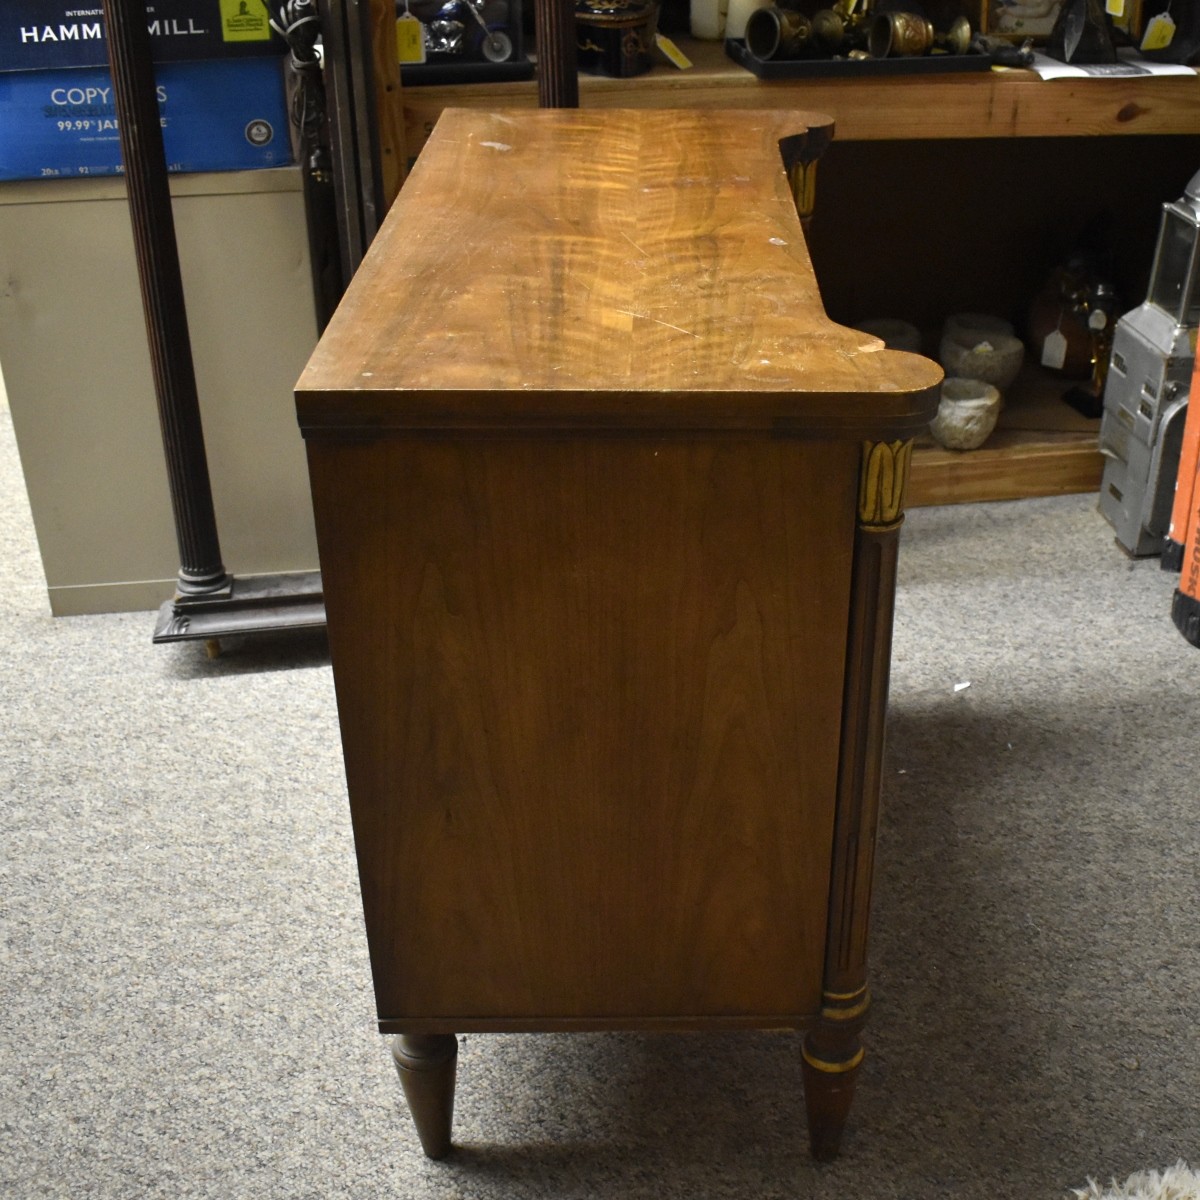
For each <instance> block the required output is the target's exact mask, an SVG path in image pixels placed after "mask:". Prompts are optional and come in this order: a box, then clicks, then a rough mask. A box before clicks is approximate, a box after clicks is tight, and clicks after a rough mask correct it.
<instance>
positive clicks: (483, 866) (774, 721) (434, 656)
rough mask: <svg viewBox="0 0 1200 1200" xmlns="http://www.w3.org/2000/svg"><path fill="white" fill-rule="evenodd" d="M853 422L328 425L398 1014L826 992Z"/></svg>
mask: <svg viewBox="0 0 1200 1200" xmlns="http://www.w3.org/2000/svg"><path fill="white" fill-rule="evenodd" d="M858 453H859V451H858V447H857V445H851V444H845V445H843V444H841V443H835V444H830V443H824V444H820V445H811V444H804V443H801V442H794V441H767V440H751V439H745V440H742V439H733V438H726V439H718V440H713V441H702V440H684V439H675V440H672V439H666V438H664V439H660V440H652V439H617V438H613V439H594V440H588V439H575V440H554V439H530V440H520V439H499V438H498V439H494V440H488V439H479V440H477V441H473V442H466V443H463V442H455V443H451V442H449V441H445V440H437V439H434V438H430V439H425V440H422V439H399V438H395V439H381V440H379V441H376V442H373V443H364V444H352V443H347V444H344V445H342V444H338V443H336V442H333V441H324V440H314V441H313V442H311V443H310V461H311V470H312V479H313V489H314V498H315V504H316V510H317V524H318V537H319V542H320V547H321V560H322V572H323V576H324V581H325V598H326V606H327V612H328V617H329V631H330V641H331V648H332V653H333V662H334V674H335V680H336V685H337V692H338V703H339V708H340V716H341V724H342V736H343V747H344V753H345V759H346V770H347V779H348V784H349V791H350V798H351V806H352V812H353V818H354V828H355V838H356V843H357V847H358V855H359V866H360V874H361V879H362V890H363V903H364V909H365V914H366V921H367V933H368V940H369V943H370V950H371V959H372V967H373V971H374V977H375V988H376V997H377V1002H378V1007H379V1015H380V1017H381V1018H382V1019H391V1020H395V1019H401V1018H404V1017H410V1018H417V1019H420V1018H437V1017H454V1016H460V1017H470V1018H484V1017H494V1018H535V1019H536V1018H547V1019H549V1018H554V1017H557V1018H563V1019H570V1018H576V1019H578V1018H589V1019H600V1020H602V1019H603V1018H606V1017H608V1018H613V1019H614V1020H616V1019H619V1018H622V1017H631V1016H642V1017H655V1016H683V1015H691V1016H697V1017H703V1016H707V1017H720V1016H733V1015H738V1014H742V1015H745V1014H760V1015H770V1014H801V1013H810V1014H811V1013H815V1012H816V1011H817V1010H818V1008H819V1005H820V992H821V977H822V964H823V956H824V950H825V933H826V905H827V898H828V890H829V867H830V856H831V845H832V830H833V809H834V798H835V792H836V785H837V758H838V745H839V728H840V718H841V707H842V687H843V674H844V660H845V645H846V629H847V611H848V605H849V592H850V560H851V552H852V545H853V537H854V533H853V530H854V512H855V498H856V487H857V468H858Z"/></svg>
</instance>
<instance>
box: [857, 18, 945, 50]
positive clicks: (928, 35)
mask: <svg viewBox="0 0 1200 1200" xmlns="http://www.w3.org/2000/svg"><path fill="white" fill-rule="evenodd" d="M933 39H934V33H933V25H932V23H931V22H929V21H927V20H926V19H925V18H924V17H919V16H917V14H916V13H906V12H886V13H877V14H876V15H875V16H874V17H873V18H872V20H871V28H870V32H869V33H868V34H867V50H868V51H869V52H870V55H871V57H872V58H901V57H908V56H910V55H915V54H927V53H928V52H929V51H930V50H931V49H932V48H933Z"/></svg>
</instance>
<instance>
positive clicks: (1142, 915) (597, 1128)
mask: <svg viewBox="0 0 1200 1200" xmlns="http://www.w3.org/2000/svg"><path fill="white" fill-rule="evenodd" d="M0 553H2V554H3V561H4V564H5V571H4V575H5V578H4V586H3V589H2V590H0V613H2V614H3V618H2V619H3V630H4V636H3V638H2V639H0V706H2V710H3V719H4V740H3V745H4V752H3V755H2V756H0V770H2V772H3V796H4V801H3V805H2V806H0V825H2V827H3V843H2V847H3V848H2V856H3V857H2V862H0V871H2V876H0V904H2V911H0V920H2V924H3V951H2V958H0V1122H2V1127H3V1135H4V1136H3V1148H2V1150H0V1194H2V1195H3V1196H5V1197H15V1198H20V1200H24V1198H26V1197H72V1198H75V1197H106V1198H109V1197H113V1198H116V1197H141V1196H146V1197H159V1196H163V1197H219V1198H222V1200H229V1198H233V1197H255V1198H257V1197H314V1198H324V1197H362V1198H364V1200H370V1198H374V1197H381V1198H383V1197H399V1198H412V1200H426V1198H428V1200H459V1198H464V1200H465V1198H475V1197H478V1198H480V1200H492V1198H502V1197H503V1198H508V1197H512V1198H521V1197H549V1198H568V1197H570V1198H574V1197H579V1198H584V1197H587V1198H593V1197H622V1198H629V1200H667V1198H670V1197H681V1198H688V1200H703V1198H712V1200H743V1198H744V1200H776V1198H780V1200H782V1198H785V1197H787V1198H792V1197H798V1198H807V1197H812V1198H814V1200H835V1198H838V1200H842V1198H847V1197H855V1198H858V1200H885V1198H889V1200H890V1198H893V1197H902V1198H906V1200H924V1198H934V1197H955V1198H957V1200H996V1198H1002V1200H1003V1198H1009V1197H1011V1198H1013V1200H1017V1198H1020V1200H1026V1198H1033V1197H1046V1198H1058V1197H1061V1196H1063V1195H1064V1193H1065V1191H1066V1189H1067V1188H1068V1187H1071V1186H1078V1185H1082V1184H1083V1183H1084V1181H1085V1180H1086V1178H1087V1177H1088V1176H1089V1175H1092V1176H1096V1177H1097V1178H1100V1179H1104V1180H1107V1179H1108V1178H1109V1177H1110V1176H1116V1177H1118V1178H1124V1177H1125V1176H1126V1175H1127V1174H1128V1173H1129V1172H1131V1171H1133V1170H1135V1169H1138V1168H1143V1167H1161V1166H1165V1165H1167V1164H1169V1163H1173V1162H1174V1161H1175V1160H1176V1159H1177V1158H1179V1157H1183V1158H1186V1159H1189V1160H1192V1161H1196V1160H1197V1159H1200V1147H1198V1144H1197V1143H1198V1141H1200V1032H1198V1031H1200V895H1198V888H1197V883H1198V872H1197V851H1198V850H1200V804H1198V802H1197V801H1198V795H1197V793H1198V790H1200V789H1198V787H1197V781H1198V780H1200V651H1197V650H1195V649H1192V648H1191V647H1189V646H1187V645H1186V643H1184V642H1183V640H1182V638H1181V637H1180V636H1179V635H1178V634H1177V633H1176V631H1175V629H1174V627H1173V625H1172V624H1171V621H1170V616H1169V610H1170V600H1171V593H1172V588H1173V581H1172V580H1171V579H1170V578H1169V577H1168V576H1166V575H1164V574H1163V573H1162V572H1160V571H1159V569H1158V565H1157V562H1156V561H1148V562H1142V563H1136V564H1134V563H1130V562H1129V561H1128V560H1127V559H1126V558H1125V557H1124V556H1123V555H1122V554H1121V553H1120V552H1119V551H1118V550H1117V549H1116V548H1115V546H1114V543H1113V540H1112V537H1111V532H1110V530H1109V529H1108V527H1107V526H1106V525H1105V523H1104V522H1103V521H1102V520H1101V518H1100V517H1099V516H1098V515H1097V514H1096V512H1095V505H1094V498H1093V497H1066V498H1061V499H1051V500H1037V501H1022V502H1018V503H1011V504H996V505H974V506H964V507H956V508H945V509H927V510H920V511H916V512H914V513H912V514H910V519H909V524H908V527H907V530H906V540H905V544H904V550H903V554H902V578H901V588H900V596H899V613H898V618H897V631H896V642H895V659H894V674H893V688H892V697H893V700H892V713H891V722H890V733H889V748H888V755H887V769H886V783H885V796H884V801H885V817H884V824H883V828H882V834H881V839H880V848H879V872H878V880H877V887H876V894H875V907H874V929H873V936H874V941H873V979H874V994H875V1009H874V1013H873V1017H872V1021H871V1025H870V1028H869V1036H870V1044H869V1058H868V1060H867V1063H866V1065H865V1067H864V1068H863V1072H862V1077H861V1082H860V1086H859V1093H858V1098H857V1102H856V1105H855V1108H854V1112H853V1115H852V1119H851V1125H850V1128H849V1130H848V1132H847V1137H846V1142H845V1147H844V1155H843V1157H842V1159H841V1160H840V1161H839V1162H837V1163H835V1164H832V1165H829V1166H816V1165H814V1164H813V1163H812V1162H811V1161H810V1160H809V1158H808V1157H807V1153H806V1149H805V1138H804V1120H803V1107H802V1098H801V1083H800V1059H799V1047H798V1044H797V1039H796V1038H795V1037H794V1036H790V1035H786V1034H783V1035H768V1034H737V1035H726V1036H707V1035H705V1036H698V1035H697V1036H693V1035H663V1036H645V1035H616V1034H612V1035H608V1034H605V1035H582V1034H576V1035H563V1036H543V1037H536V1036H520V1037H518V1036H506V1037H505V1036H476V1035H472V1036H469V1037H467V1038H466V1039H465V1040H464V1044H463V1047H462V1053H461V1058H460V1082H459V1097H458V1109H457V1120H456V1137H457V1142H458V1148H457V1149H456V1151H455V1152H454V1154H453V1155H452V1157H451V1158H449V1159H447V1160H446V1161H445V1162H443V1163H440V1164H432V1163H429V1162H427V1161H426V1160H424V1159H423V1158H422V1156H421V1154H420V1151H419V1149H418V1146H417V1142H416V1138H415V1136H414V1133H413V1130H412V1128H411V1125H410V1123H409V1120H408V1117H407V1114H406V1112H405V1110H404V1109H403V1107H402V1104H401V1102H400V1097H399V1089H398V1086H397V1083H396V1079H395V1075H394V1072H393V1069H392V1066H391V1061H390V1056H389V1053H388V1048H387V1044H386V1042H385V1040H384V1039H383V1038H381V1037H380V1036H379V1035H378V1034H377V1033H376V1032H375V1030H374V1025H373V1020H372V1017H373V1007H372V998H371V991H370V983H369V974H368V963H367V955H366V947H365V941H364V936H363V929H362V923H361V918H360V912H359V900H358V891H357V879H356V874H355V865H354V859H353V852H352V844H351V834H350V828H349V823H348V818H347V811H346V800H345V792H344V783H343V779H342V775H341V762H340V758H339V747H338V738H337V728H336V722H335V712H334V700H333V691H332V687H331V679H330V671H329V667H328V662H327V658H326V654H325V649H324V645H323V641H322V639H321V638H319V637H311V638H291V639H281V640H275V641H266V642H246V643H243V644H234V645H233V646H231V647H230V648H229V650H228V652H227V654H226V655H225V656H224V657H223V658H221V659H220V660H218V661H215V662H210V661H208V660H207V659H206V658H205V657H204V654H203V651H202V650H201V649H199V648H198V647H194V646H185V647H171V648H156V647H154V646H152V645H151V644H150V632H151V626H152V622H151V617H150V616H149V615H146V614H134V615H120V616H100V617H78V618H70V619H62V620H53V619H51V618H50V616H49V613H48V608H47V604H46V600H45V591H44V583H43V579H42V576H41V569H40V564H39V559H38V556H37V549H36V545H35V542H34V539H33V534H32V527H31V523H30V518H29V512H28V507H27V503H26V500H25V496H24V491H23V487H22V484H21V477H20V470H19V466H18V463H17V459H16V455H15V451H14V448H13V443H12V435H11V428H10V427H9V423H8V417H7V412H6V411H5V412H3V413H2V414H0ZM962 684H969V685H970V686H968V687H962V686H960V685H962Z"/></svg>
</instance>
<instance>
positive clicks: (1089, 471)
mask: <svg viewBox="0 0 1200 1200" xmlns="http://www.w3.org/2000/svg"><path fill="white" fill-rule="evenodd" d="M1069 386H1070V383H1069V382H1068V381H1064V380H1063V379H1061V378H1059V377H1058V376H1054V375H1050V374H1049V373H1048V372H1046V371H1043V370H1041V369H1040V368H1038V367H1029V366H1027V367H1026V368H1025V369H1024V370H1023V371H1022V373H1021V375H1020V377H1019V378H1018V379H1017V382H1016V383H1015V384H1014V385H1013V389H1012V392H1011V394H1010V396H1009V399H1008V402H1007V403H1006V405H1005V408H1004V411H1003V412H1002V413H1001V414H1000V421H999V424H998V425H997V428H996V432H995V433H993V434H992V436H991V437H990V438H989V439H988V440H987V442H986V443H985V444H984V445H983V446H982V447H980V449H978V450H943V449H942V448H941V447H940V446H938V445H937V444H936V443H935V442H934V441H933V439H932V438H930V437H924V438H921V439H919V440H918V442H917V446H916V449H915V451H914V453H913V466H912V477H911V479H910V481H909V489H908V505H909V507H910V508H920V507H922V506H923V505H927V504H963V503H967V502H970V501H976V500H1017V499H1020V498H1021V497H1024V496H1063V495H1070V494H1073V493H1077V492H1095V491H1098V490H1099V488H1100V476H1101V474H1102V473H1103V471H1104V459H1103V457H1102V456H1101V454H1100V449H1099V435H1100V422H1099V420H1096V419H1089V418H1087V417H1084V416H1082V415H1080V414H1079V413H1078V412H1076V411H1075V409H1073V408H1071V407H1070V405H1068V404H1066V403H1065V402H1064V401H1063V399H1062V393H1063V392H1064V391H1065V390H1066V389H1067V388H1068V387H1069Z"/></svg>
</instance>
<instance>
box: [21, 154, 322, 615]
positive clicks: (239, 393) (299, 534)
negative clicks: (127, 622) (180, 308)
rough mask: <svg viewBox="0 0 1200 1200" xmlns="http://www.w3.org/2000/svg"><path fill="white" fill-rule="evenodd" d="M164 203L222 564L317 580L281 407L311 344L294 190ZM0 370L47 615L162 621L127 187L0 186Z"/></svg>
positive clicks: (301, 483) (219, 182)
mask: <svg viewBox="0 0 1200 1200" xmlns="http://www.w3.org/2000/svg"><path fill="white" fill-rule="evenodd" d="M171 186H172V195H173V196H174V199H175V204H174V210H175V221H176V227H177V236H178V240H179V250H180V259H181V263H182V269H183V279H184V288H185V291H186V296H187V306H188V317H189V321H190V327H191V335H192V344H193V352H194V357H195V362H196V375H197V382H198V386H199V391H200V400H201V409H202V412H203V417H204V427H205V437H206V441H207V446H208V456H209V466H210V471H211V475H212V482H213V493H214V499H215V503H216V510H217V521H218V525H219V529H220V534H221V548H222V551H223V554H224V558H225V564H226V566H227V567H228V568H229V570H230V571H232V572H233V573H235V574H236V575H238V576H251V575H259V574H275V573H281V572H289V571H311V570H315V569H316V567H317V553H316V540H315V535H314V533H313V527H312V511H311V502H310V500H309V494H308V479H307V472H306V469H305V463H304V452H303V445H302V442H301V439H300V435H299V432H298V430H297V427H296V419H295V410H294V407H293V402H292V388H293V386H294V384H295V381H296V379H297V377H298V376H299V374H300V371H301V370H302V368H303V366H304V364H305V362H306V360H307V358H308V356H309V354H310V353H311V351H312V348H313V346H314V345H315V343H316V336H317V335H316V320H315V317H314V313H313V303H312V286H311V282H310V278H311V277H310V270H309V258H308V247H307V237H306V232H305V219H304V205H303V197H302V194H301V191H300V176H299V171H298V169H295V168H283V169H279V170H267V171H241V172H231V173H221V174H205V175H186V176H177V177H175V178H174V179H173V180H172V185H171ZM0 363H3V365H4V376H5V381H6V383H7V387H8V394H9V402H10V406H11V408H12V414H13V423H14V427H15V429H16V434H17V442H18V446H19V448H20V453H21V461H22V465H23V468H24V471H25V478H26V482H27V485H28V488H29V498H30V503H31V505H32V509H33V518H34V524H35V526H36V529H37V536H38V542H39V546H40V549H41V555H42V562H43V565H44V568H45V572H46V584H47V588H48V591H49V598H50V605H51V608H52V610H53V612H54V613H55V614H56V615H68V614H75V613H89V612H114V611H127V610H138V609H152V608H155V607H157V606H158V605H159V604H160V603H161V602H162V601H163V600H165V599H167V598H168V597H169V596H170V595H171V592H172V589H173V587H174V580H175V574H176V571H177V569H178V556H177V552H176V548H175V537H174V527H173V524H172V519H171V508H170V499H169V496H168V492H167V482H166V471H165V468H164V466H163V454H162V443H161V437H160V434H159V428H158V416H157V408H156V405H155V399H154V386H153V381H152V377H151V373H150V357H149V351H148V350H147V347H146V336H145V326H144V322H143V317H142V308H141V300H140V296H139V291H138V279H137V269H136V264H135V260H134V249H133V235H132V232H131V227H130V221H129V209H128V205H127V203H126V200H125V191H124V185H123V183H122V181H121V180H119V179H80V180H47V181H45V182H39V181H34V182H23V183H5V184H2V185H0Z"/></svg>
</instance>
